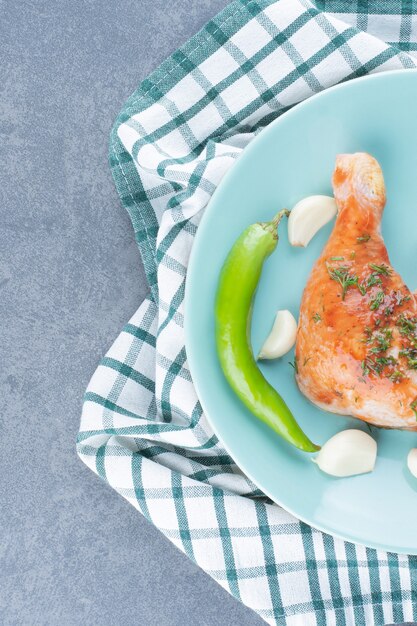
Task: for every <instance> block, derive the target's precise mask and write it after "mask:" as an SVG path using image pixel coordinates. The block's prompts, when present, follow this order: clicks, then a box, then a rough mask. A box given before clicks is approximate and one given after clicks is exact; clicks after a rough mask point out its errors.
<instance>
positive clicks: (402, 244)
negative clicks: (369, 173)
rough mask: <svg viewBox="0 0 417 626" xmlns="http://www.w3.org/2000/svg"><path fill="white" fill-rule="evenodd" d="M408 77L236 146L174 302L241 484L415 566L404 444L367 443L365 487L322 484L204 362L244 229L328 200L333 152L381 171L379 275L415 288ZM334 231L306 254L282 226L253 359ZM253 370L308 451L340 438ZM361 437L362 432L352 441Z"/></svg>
mask: <svg viewBox="0 0 417 626" xmlns="http://www.w3.org/2000/svg"><path fill="white" fill-rule="evenodd" d="M416 102H417V71H414V70H406V71H399V72H390V73H385V74H377V75H373V76H369V77H366V78H361V79H358V80H354V81H351V82H348V83H345V84H342V85H339V86H337V87H334V88H332V89H329V90H327V91H324V92H323V93H321V94H319V95H317V96H314V97H313V98H311V99H309V100H307V101H305V102H304V103H302V104H300V105H298V106H296V107H295V108H293V109H292V110H291V111H289V112H288V113H286V114H285V115H283V116H282V117H281V118H279V119H278V120H276V121H275V122H274V123H272V124H271V125H270V126H268V127H267V128H266V129H265V130H264V131H263V132H261V133H260V134H259V136H258V137H257V138H256V139H255V140H254V141H253V142H252V143H251V144H250V145H249V147H248V148H247V149H246V150H245V151H244V152H243V154H242V156H241V157H240V158H239V159H238V161H237V162H236V164H235V165H234V166H233V168H232V169H231V170H230V172H228V174H227V175H226V176H225V178H224V179H223V181H222V183H221V185H220V186H219V188H218V189H217V191H216V192H215V194H214V196H213V198H212V200H211V202H210V204H209V206H208V208H207V210H206V213H205V215H204V218H203V220H202V223H201V225H200V227H199V229H198V233H197V237H196V240H195V243H194V247H193V252H192V257H191V262H190V267H189V270H188V276H187V288H186V301H185V310H186V317H185V320H186V345H187V355H188V359H189V364H190V368H191V374H192V378H193V381H194V383H195V386H196V388H197V393H198V396H199V398H200V400H201V403H202V406H203V409H204V411H205V413H206V415H207V417H208V419H209V420H210V422H211V424H212V426H213V429H214V430H215V432H216V434H217V435H218V437H219V438H220V439H221V440H222V442H223V443H224V445H225V447H226V448H227V450H228V451H229V453H230V455H231V456H232V457H233V458H234V459H235V461H236V463H237V464H238V465H239V466H240V467H241V468H242V470H243V471H244V472H245V473H246V474H247V475H248V476H249V477H250V478H251V479H252V480H253V481H254V482H255V483H256V484H257V485H258V486H259V487H260V488H261V489H262V491H263V492H264V493H266V494H267V495H268V496H269V497H270V498H271V499H272V500H274V501H275V502H277V503H278V504H280V505H281V506H282V507H284V508H285V509H287V510H288V511H290V512H291V513H293V514H294V515H295V516H296V517H298V518H300V519H302V520H303V521H305V522H307V523H308V524H310V525H311V526H314V527H315V528H318V529H320V530H323V531H325V532H328V533H331V534H332V535H336V536H338V537H341V538H343V539H347V540H349V541H353V542H357V543H361V544H365V545H367V546H369V547H374V548H382V549H384V550H389V551H393V552H401V553H408V554H417V526H416V520H417V478H413V477H412V476H411V474H410V473H409V471H408V469H407V454H408V451H409V450H410V448H412V447H417V434H416V433H410V432H400V431H384V430H378V429H375V437H376V439H377V442H378V457H377V462H376V467H375V470H374V472H373V473H371V474H366V475H362V476H356V477H353V478H345V479H335V478H332V477H330V476H327V475H325V474H323V473H322V472H321V471H320V470H319V469H318V468H317V467H316V466H315V465H314V464H313V463H312V462H311V460H310V456H309V455H307V454H303V453H302V452H299V451H298V450H295V449H294V448H292V447H291V446H290V445H288V444H287V443H285V442H284V441H282V440H281V439H280V438H279V437H278V436H277V435H275V434H274V433H273V432H272V431H271V430H269V429H268V428H267V427H266V426H265V425H264V424H262V423H261V422H259V421H258V420H257V419H256V418H254V417H253V416H252V415H251V414H250V412H249V411H248V410H246V408H245V407H244V406H243V405H242V404H241V403H240V401H239V400H238V399H237V398H236V397H235V395H234V394H233V392H232V391H231V389H230V388H229V387H228V385H227V383H226V381H225V379H224V378H223V375H222V372H221V370H220V366H219V363H218V360H217V356H216V350H215V341H214V310H213V309H214V298H215V291H216V286H217V280H218V276H219V272H220V268H221V266H222V264H223V262H224V260H225V257H226V255H227V253H228V251H229V250H230V248H231V246H232V245H233V243H234V241H235V240H236V238H237V237H238V236H239V234H240V233H241V232H242V230H243V229H244V228H246V227H247V226H248V225H249V224H252V223H253V222H257V221H267V220H269V219H270V218H271V217H272V216H273V215H274V214H275V213H276V212H277V210H278V209H280V208H282V207H292V206H293V205H294V204H295V203H296V202H297V201H298V200H300V199H301V198H303V197H305V196H309V195H311V194H330V195H331V194H332V190H331V182H330V181H331V176H332V171H333V167H334V163H335V158H336V155H337V154H338V153H341V152H358V151H366V152H369V153H370V154H372V155H374V156H375V157H376V158H377V159H378V161H379V162H380V164H381V166H382V169H383V172H384V176H385V182H386V186H387V196H388V203H387V206H386V209H385V213H384V219H383V234H384V237H385V241H386V244H387V247H388V251H389V254H390V257H391V262H392V264H393V266H394V267H396V268H397V269H398V270H399V271H400V273H401V274H402V276H403V278H404V280H405V281H406V283H407V284H408V286H409V287H410V288H411V289H412V290H414V289H416V288H417V114H416ZM332 226H333V224H329V225H327V227H325V228H324V229H323V230H322V231H320V232H319V233H318V234H317V235H316V236H315V238H314V239H313V241H312V242H311V243H310V245H309V246H308V248H306V249H301V248H293V247H291V246H290V245H289V243H288V239H287V233H286V225H285V223H283V224H282V225H281V228H280V235H281V236H280V242H279V244H278V249H277V250H276V251H275V252H274V254H273V255H272V256H271V257H270V259H269V260H268V261H267V262H266V264H265V268H264V271H263V274H262V278H261V282H260V285H259V290H258V293H257V296H256V301H255V309H254V316H253V324H252V341H253V348H254V351H255V353H256V352H257V351H258V350H259V348H260V346H261V344H262V343H263V340H264V339H265V337H266V336H267V334H268V333H269V331H270V328H271V325H272V322H273V319H274V316H275V312H276V311H277V309H289V310H290V311H292V313H293V314H294V315H295V316H296V317H297V316H298V311H299V305H300V299H301V294H302V291H303V288H304V285H305V283H306V281H307V278H308V276H309V273H310V270H311V267H312V265H313V263H314V261H315V259H316V258H317V257H318V256H319V254H320V251H321V250H322V248H323V245H324V243H325V241H326V240H327V238H328V236H329V234H330V232H331V229H332ZM292 359H293V353H290V354H288V355H287V356H285V357H284V358H282V359H280V360H279V361H275V362H269V363H265V364H262V365H261V368H262V371H263V373H264V375H265V376H266V377H267V379H268V380H269V381H270V382H271V383H272V384H273V385H274V386H275V387H276V388H277V389H278V391H279V392H280V393H282V395H283V397H284V398H285V400H286V402H287V403H288V405H289V406H290V408H291V409H292V411H293V412H294V415H295V416H296V418H297V419H298V421H299V422H300V424H301V426H302V427H303V428H304V429H305V431H306V432H307V433H308V434H309V436H310V437H311V438H312V439H313V441H315V442H317V443H324V442H325V441H326V440H327V439H329V437H331V436H332V435H334V434H335V433H337V432H339V431H340V430H343V429H345V428H348V427H355V428H358V427H359V428H364V425H363V424H362V423H361V422H360V421H357V420H354V419H352V418H344V417H340V416H337V415H333V414H331V413H326V412H324V411H321V410H320V409H317V408H316V407H315V406H313V405H312V404H310V403H309V402H308V401H307V400H306V398H304V396H303V395H302V394H301V393H300V392H299V390H298V388H297V386H296V383H295V381H294V375H293V370H292V368H291V367H290V366H289V364H288V362H289V361H291V360H292ZM365 429H366V427H365Z"/></svg>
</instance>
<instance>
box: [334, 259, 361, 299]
mask: <svg viewBox="0 0 417 626" xmlns="http://www.w3.org/2000/svg"><path fill="white" fill-rule="evenodd" d="M327 271H328V272H329V275H330V278H331V279H332V280H335V281H336V282H338V283H339V285H340V286H341V287H342V300H344V299H345V296H346V292H347V290H348V289H349V287H353V286H354V285H357V284H358V277H357V276H356V274H351V273H350V272H349V268H348V267H346V266H344V265H342V266H340V267H337V268H334V267H329V266H327Z"/></svg>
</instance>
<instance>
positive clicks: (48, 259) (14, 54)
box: [0, 0, 263, 626]
mask: <svg viewBox="0 0 417 626" xmlns="http://www.w3.org/2000/svg"><path fill="white" fill-rule="evenodd" d="M225 4H226V0H205V1H203V2H195V0H173V1H172V2H168V1H165V0H135V1H134V0H119V2H109V1H108V0H71V1H68V0H35V1H33V0H31V1H29V0H28V1H22V0H15V1H14V2H11V1H9V2H4V1H1V0H0V15H1V19H0V41H1V47H0V57H1V58H0V61H1V62H0V155H1V169H0V211H1V212H0V320H1V326H0V407H1V408H0V433H1V454H0V528H1V540H0V623H1V624H2V625H3V624H4V625H5V626H9V625H16V626H17V625H18V626H21V625H24V626H26V625H28V626H32V625H42V626H43V625H53V626H55V625H58V624H59V625H60V626H67V625H70V626H72V625H76V626H78V625H82V626H95V625H100V626H113V625H115V626H116V625H117V626H119V625H129V626H130V625H133V624H134V625H140V626H142V625H143V626H188V625H190V626H194V625H197V624H198V625H199V626H224V625H228V626H234V625H239V626H260V625H261V624H262V623H263V622H262V621H261V620H260V619H259V618H258V617H257V616H256V615H255V614H254V613H252V612H251V611H249V610H248V609H246V608H245V607H243V606H242V605H240V604H239V603H238V602H236V601H235V600H233V599H232V598H230V597H229V596H228V595H227V594H226V592H224V591H223V590H222V589H221V588H220V587H219V586H218V585H217V584H216V583H214V582H213V581H212V580H211V579H210V578H209V577H208V576H207V575H206V574H204V572H202V571H201V570H199V569H198V568H197V567H196V566H195V565H193V564H192V563H191V562H190V561H188V559H187V558H186V557H185V556H183V555H182V554H181V553H180V552H178V551H177V550H176V549H175V548H174V547H173V546H172V545H171V544H170V543H169V542H168V541H167V540H166V539H165V538H164V537H163V536H162V535H160V534H159V532H158V531H157V530H155V529H154V528H153V527H152V526H151V525H150V524H149V523H148V522H147V521H146V520H144V519H143V518H142V517H141V516H140V515H139V514H138V513H137V512H136V511H135V510H134V509H133V508H132V507H130V506H129V505H128V504H127V503H126V502H125V501H123V500H122V499H121V498H120V497H119V496H117V495H116V494H115V493H114V492H113V491H112V490H111V489H110V488H108V487H107V486H106V485H105V484H104V483H103V482H101V481H100V480H99V479H98V478H97V477H95V476H94V475H93V474H92V473H91V472H90V471H89V470H87V469H86V468H85V467H84V466H83V465H82V464H81V462H80V461H79V460H78V458H77V457H76V454H75V448H74V442H75V437H76V434H77V429H78V423H79V414H80V409H81V399H82V394H83V392H84V388H85V386H86V384H87V382H88V380H89V378H90V376H91V374H92V373H93V371H94V369H95V367H96V364H97V361H98V360H99V358H100V357H101V356H102V354H103V352H104V351H105V350H106V349H107V347H108V346H109V345H110V343H111V342H112V341H113V339H114V338H115V337H116V335H117V334H118V331H119V329H120V328H121V326H122V325H123V324H124V323H125V322H126V321H127V320H128V318H129V317H130V315H131V314H132V313H133V312H134V311H135V309H136V308H137V306H138V305H139V303H140V302H141V300H142V298H143V297H144V295H145V293H146V290H147V287H146V283H145V279H144V275H143V271H142V268H141V263H140V259H139V254H138V251H137V248H136V245H135V242H134V240H133V236H132V231H131V228H130V223H129V220H128V217H127V214H126V213H125V212H124V210H123V209H122V208H121V206H120V204H119V201H118V198H117V195H116V192H115V190H114V187H113V183H112V180H111V176H110V172H109V168H108V166H107V144H108V135H109V131H110V128H111V126H112V123H113V120H114V118H115V116H116V115H117V113H118V112H119V110H120V108H121V106H122V104H123V102H124V101H125V99H126V98H127V97H128V96H129V94H130V93H131V91H133V89H134V88H135V87H136V85H137V84H138V82H139V81H140V79H141V78H143V77H145V76H146V75H147V74H148V73H149V72H150V71H151V70H152V69H153V68H154V67H156V66H157V65H158V63H159V62H160V61H162V60H163V59H164V58H165V57H166V56H167V55H168V54H169V53H170V52H172V51H173V50H174V49H176V48H177V47H178V46H179V45H180V44H181V43H182V42H183V41H185V40H186V39H187V38H188V37H189V36H191V35H192V34H193V33H194V32H195V31H196V30H197V29H198V28H199V27H200V26H201V25H203V23H204V22H205V21H207V19H209V18H210V17H211V16H212V15H214V14H215V13H217V11H219V10H220V9H221V8H223V6H225Z"/></svg>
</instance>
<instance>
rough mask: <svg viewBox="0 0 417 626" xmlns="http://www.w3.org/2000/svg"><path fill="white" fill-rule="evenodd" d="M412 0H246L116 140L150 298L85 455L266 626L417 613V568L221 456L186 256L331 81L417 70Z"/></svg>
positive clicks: (167, 75) (132, 106)
mask: <svg viewBox="0 0 417 626" xmlns="http://www.w3.org/2000/svg"><path fill="white" fill-rule="evenodd" d="M381 4H383V5H384V6H383V8H382V9H380V10H377V9H378V6H377V5H381ZM412 4H413V3H406V2H386V3H381V2H367V3H351V2H343V1H342V0H339V1H329V2H327V1H326V2H317V3H316V5H313V4H312V3H310V2H307V1H305V0H279V1H275V2H274V1H267V0H261V1H253V0H236V1H235V2H232V3H231V4H230V5H229V6H228V7H227V8H226V9H225V10H224V11H223V12H222V13H220V14H219V15H218V16H217V17H215V18H214V19H213V20H212V21H211V22H209V23H208V24H207V25H206V26H205V27H204V28H203V29H202V30H201V31H200V32H199V33H198V34H197V35H195V37H193V38H192V39H191V40H190V41H188V42H187V43H186V44H184V46H182V47H181V48H180V49H179V50H177V51H176V52H175V53H174V54H173V55H172V56H171V57H170V58H169V59H167V60H166V61H165V62H164V63H163V64H162V65H161V66H160V68H158V69H157V70H156V71H155V72H154V73H153V74H151V75H150V76H149V77H148V78H147V79H145V80H144V81H143V82H142V84H141V85H140V87H139V88H138V89H137V91H135V93H134V94H133V95H132V96H131V97H130V98H129V100H128V101H127V103H126V105H125V106H124V108H123V110H122V112H121V114H120V115H119V117H118V119H117V121H116V123H115V126H114V128H113V131H112V134H111V141H110V165H111V168H112V173H113V176H114V180H115V184H116V187H117V190H118V193H119V195H120V198H121V201H122V203H123V205H124V206H125V207H126V209H127V210H128V212H129V215H130V217H131V220H132V225H133V228H134V231H135V236H136V240H137V243H138V246H139V249H140V252H141V256H142V259H143V263H144V267H145V271H146V275H147V278H148V281H149V286H150V295H149V297H148V298H147V299H146V300H145V301H144V302H143V303H142V304H141V306H140V307H139V309H138V311H137V312H136V314H135V315H134V316H133V318H132V319H131V320H130V321H129V322H128V323H127V324H126V326H125V327H124V328H123V330H122V332H121V333H120V335H119V336H118V337H117V339H116V341H115V342H114V344H113V345H112V347H111V348H110V350H109V351H108V352H107V354H106V356H105V357H104V358H103V359H102V360H101V362H100V364H99V366H98V368H97V371H96V372H95V374H94V375H93V377H92V379H91V381H90V383H89V386H88V389H87V392H86V395H85V400H84V405H83V412H82V417H81V426H80V432H79V437H78V443H77V450H78V454H79V455H80V458H81V459H82V460H83V461H84V462H85V463H86V465H88V467H90V468H91V469H92V470H93V471H94V472H96V473H97V474H98V475H99V476H101V477H102V478H103V479H105V480H106V481H107V482H108V483H109V484H110V485H111V486H112V487H113V488H114V489H115V490H116V491H118V492H119V493H120V494H121V495H122V496H123V497H124V498H126V499H127V500H128V501H129V502H130V503H131V504H132V505H133V506H135V507H136V508H137V509H138V510H139V511H140V512H141V513H142V514H143V515H145V516H146V517H147V518H148V519H149V520H150V521H152V522H153V523H154V524H155V525H156V526H157V527H158V528H159V529H160V530H161V531H162V532H163V533H164V534H165V535H166V536H167V537H168V538H169V539H170V540H171V541H172V542H173V543H174V544H175V545H176V546H177V547H179V548H180V549H181V550H183V551H184V552H185V553H186V554H187V555H188V556H189V557H190V558H191V559H193V560H194V561H195V562H196V563H197V564H198V565H199V566H200V567H202V568H203V569H204V570H205V571H207V572H208V573H209V574H210V575H211V576H212V577H213V578H215V579H216V580H217V581H218V582H219V583H220V584H221V585H222V586H223V587H224V588H225V589H227V591H229V592H230V593H232V594H233V595H234V596H235V597H236V598H237V599H239V600H241V601H242V602H244V603H245V604H246V605H247V606H249V607H250V608H252V609H253V610H255V611H257V612H258V614H259V615H260V616H261V617H262V618H263V619H264V620H265V621H266V622H268V623H270V624H288V625H290V626H293V625H297V626H298V625H303V626H304V625H305V624H308V625H309V626H310V624H311V625H314V624H319V625H321V624H337V625H339V624H346V625H348V626H350V625H355V626H360V625H362V624H366V625H367V626H369V625H372V624H376V625H382V624H384V623H390V622H397V623H398V622H401V621H407V620H413V619H417V595H416V594H417V585H416V583H417V560H416V557H407V556H401V555H394V554H386V553H384V552H380V551H376V550H371V549H367V548H364V547H362V546H355V545H353V544H349V543H347V542H343V541H341V540H338V539H334V538H333V537H331V536H329V535H326V534H323V533H321V532H319V531H316V530H313V529H311V528H310V527H309V526H307V525H306V524H303V523H302V522H299V521H298V520H296V519H295V518H294V517H292V516H291V515H290V514H289V513H287V512H286V511H284V510H283V509H281V508H280V507H278V506H277V505H275V504H272V503H271V502H270V501H269V500H268V499H267V498H266V497H265V496H264V495H263V494H262V493H261V492H260V491H259V489H258V488H257V487H256V486H255V485H254V484H253V483H252V482H251V481H250V480H249V479H248V478H247V477H245V476H244V474H243V473H242V472H241V471H240V469H239V468H238V467H237V466H236V464H235V463H234V461H233V459H231V458H230V456H229V455H228V454H227V453H226V451H225V450H224V448H223V446H222V444H221V442H219V441H218V440H217V438H216V436H215V435H214V433H213V431H212V429H211V427H210V425H209V423H208V421H207V419H206V417H205V415H204V413H203V412H202V410H201V406H200V404H199V401H198V398H197V395H196V392H195V389H194V387H193V384H192V380H191V375H190V371H189V368H188V364H187V358H186V351H185V338H184V292H185V279H186V272H187V265H188V262H189V256H190V252H191V249H192V245H193V241H194V237H195V234H196V232H197V228H198V225H199V223H200V220H201V217H202V214H203V212H204V209H205V207H206V206H207V203H208V202H209V200H210V198H211V196H212V194H213V192H214V191H215V189H216V187H217V185H218V184H219V183H220V181H221V179H222V177H223V176H224V174H225V173H226V172H227V171H228V169H229V168H230V167H231V166H232V165H233V163H234V161H235V159H236V158H238V157H239V155H240V154H241V152H242V150H244V149H245V147H246V146H247V145H248V143H249V142H250V141H251V140H252V139H253V137H254V136H256V134H257V133H259V132H260V131H261V130H262V129H263V128H264V127H265V126H267V125H268V124H269V123H270V122H271V121H273V120H274V119H276V118H277V117H279V116H280V115H282V114H284V113H285V112H286V111H287V110H288V109H289V108H291V107H292V106H294V105H296V104H297V103H299V102H301V101H303V100H305V99H306V98H308V97H310V96H311V95H313V94H315V93H318V92H319V91H321V90H323V89H325V88H327V87H330V86H332V85H334V84H337V83H340V82H342V81H345V80H350V79H351V78H355V77H359V76H363V75H366V74H368V73H371V72H377V71H386V70H396V69H407V68H414V67H416V66H417V7H416V8H415V9H414V11H415V13H416V15H415V14H414V13H413V11H412V7H411V5H412ZM409 5H410V10H409V9H408V7H409ZM353 6H354V7H355V8H356V11H352V7H353Z"/></svg>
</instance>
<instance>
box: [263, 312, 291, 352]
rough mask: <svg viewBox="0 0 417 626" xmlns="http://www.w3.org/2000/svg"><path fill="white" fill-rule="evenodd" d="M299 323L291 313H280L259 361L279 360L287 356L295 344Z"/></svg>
mask: <svg viewBox="0 0 417 626" xmlns="http://www.w3.org/2000/svg"><path fill="white" fill-rule="evenodd" d="M296 334H297V322H296V321H295V318H294V315H293V314H292V313H291V312H290V311H286V310H285V311H278V312H277V314H276V316H275V322H274V325H273V327H272V330H271V332H270V333H269V335H268V337H267V339H266V341H265V343H264V345H263V346H262V348H261V351H260V353H259V355H258V359H278V358H279V357H280V356H283V355H284V354H287V352H289V351H290V350H291V348H292V347H293V345H294V344H295V337H296Z"/></svg>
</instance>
